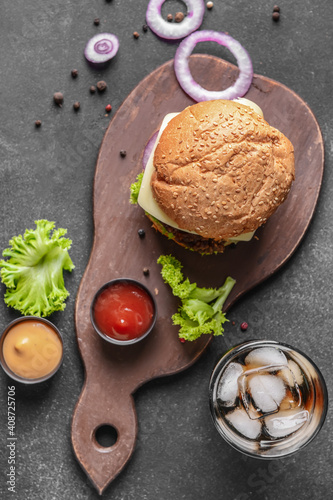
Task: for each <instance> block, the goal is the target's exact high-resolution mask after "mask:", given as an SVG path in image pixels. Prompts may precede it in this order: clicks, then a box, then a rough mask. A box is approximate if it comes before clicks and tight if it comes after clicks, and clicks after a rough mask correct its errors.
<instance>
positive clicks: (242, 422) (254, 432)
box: [226, 408, 262, 439]
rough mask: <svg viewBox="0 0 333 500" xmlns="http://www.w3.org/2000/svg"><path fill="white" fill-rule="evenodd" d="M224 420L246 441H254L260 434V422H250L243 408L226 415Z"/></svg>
mask: <svg viewBox="0 0 333 500" xmlns="http://www.w3.org/2000/svg"><path fill="white" fill-rule="evenodd" d="M226 419H227V420H228V421H229V422H230V423H231V425H232V426H233V427H234V428H235V429H236V430H237V431H238V432H239V433H240V434H242V435H243V436H244V437H246V438H248V439H256V438H257V437H258V436H259V435H260V433H261V428H262V423H261V420H251V419H250V418H249V416H248V414H247V413H246V411H245V410H244V409H243V408H236V410H233V411H232V412H230V413H227V414H226Z"/></svg>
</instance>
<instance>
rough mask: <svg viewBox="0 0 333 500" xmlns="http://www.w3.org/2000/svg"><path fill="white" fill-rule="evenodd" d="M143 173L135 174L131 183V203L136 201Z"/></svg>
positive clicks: (133, 203) (134, 203)
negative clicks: (134, 179) (134, 178)
mask: <svg viewBox="0 0 333 500" xmlns="http://www.w3.org/2000/svg"><path fill="white" fill-rule="evenodd" d="M143 174H144V172H141V173H140V174H138V175H137V176H136V181H135V182H133V183H132V184H131V194H130V202H131V203H132V205H136V204H137V203H138V197H139V193H140V188H141V184H142V179H143Z"/></svg>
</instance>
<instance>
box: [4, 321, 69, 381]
mask: <svg viewBox="0 0 333 500" xmlns="http://www.w3.org/2000/svg"><path fill="white" fill-rule="evenodd" d="M26 321H28V322H29V321H31V322H39V323H43V324H44V325H46V326H48V327H49V328H51V329H52V330H53V332H54V333H55V335H56V336H57V337H58V339H59V340H60V343H61V356H60V359H59V362H58V363H57V365H56V366H55V367H54V368H53V369H51V370H50V371H49V372H48V373H47V374H45V375H43V376H40V377H35V378H28V377H24V376H21V375H18V374H17V373H15V372H14V371H13V370H12V369H11V368H10V367H9V366H8V364H7V362H6V359H5V356H4V351H3V345H4V341H5V338H6V336H7V334H8V333H9V332H10V330H11V329H12V328H13V327H14V326H16V325H18V324H19V323H23V322H26ZM62 360H63V340H62V335H61V333H60V331H59V330H58V329H57V328H56V326H55V325H54V324H53V323H51V321H49V320H47V319H45V318H39V317H37V316H23V317H22V318H17V319H15V320H13V321H11V322H10V323H9V324H8V325H7V327H6V328H5V329H4V331H3V332H2V335H1V337H0V363H1V366H2V368H3V370H4V371H5V372H6V373H7V375H8V376H9V377H11V378H12V379H13V380H15V381H16V382H22V383H24V384H37V383H40V382H45V381H46V380H48V379H49V378H51V377H52V376H53V375H54V374H55V373H56V372H57V371H58V369H59V368H60V366H61V364H62Z"/></svg>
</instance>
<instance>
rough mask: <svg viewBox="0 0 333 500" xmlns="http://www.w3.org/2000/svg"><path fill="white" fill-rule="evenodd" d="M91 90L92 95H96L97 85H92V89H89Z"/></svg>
mask: <svg viewBox="0 0 333 500" xmlns="http://www.w3.org/2000/svg"><path fill="white" fill-rule="evenodd" d="M89 90H90V93H91V94H94V93H95V92H96V87H95V85H92V86H91V87H90V89H89Z"/></svg>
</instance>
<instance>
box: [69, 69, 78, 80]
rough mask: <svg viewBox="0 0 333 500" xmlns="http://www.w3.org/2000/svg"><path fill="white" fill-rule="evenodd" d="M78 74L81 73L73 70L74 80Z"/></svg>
mask: <svg viewBox="0 0 333 500" xmlns="http://www.w3.org/2000/svg"><path fill="white" fill-rule="evenodd" d="M78 74H79V72H78V70H77V69H72V72H71V75H72V77H73V78H76V77H77V75H78Z"/></svg>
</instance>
